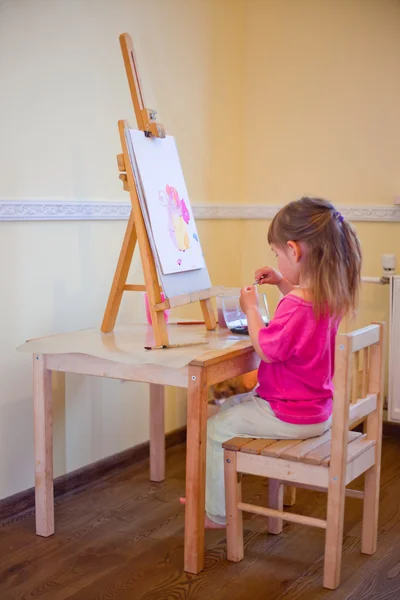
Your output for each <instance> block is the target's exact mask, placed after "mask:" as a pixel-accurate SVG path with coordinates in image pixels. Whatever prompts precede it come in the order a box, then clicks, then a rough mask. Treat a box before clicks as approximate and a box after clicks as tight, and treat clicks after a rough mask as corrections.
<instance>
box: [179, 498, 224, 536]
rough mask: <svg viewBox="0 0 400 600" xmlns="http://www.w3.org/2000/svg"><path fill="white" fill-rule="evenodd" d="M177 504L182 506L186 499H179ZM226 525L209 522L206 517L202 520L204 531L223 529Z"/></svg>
mask: <svg viewBox="0 0 400 600" xmlns="http://www.w3.org/2000/svg"><path fill="white" fill-rule="evenodd" d="M179 502H180V503H181V504H183V505H185V504H186V498H179ZM225 527H226V525H220V524H219V523H215V521H211V519H210V518H209V517H208V516H207V515H206V516H205V519H204V528H205V529H225Z"/></svg>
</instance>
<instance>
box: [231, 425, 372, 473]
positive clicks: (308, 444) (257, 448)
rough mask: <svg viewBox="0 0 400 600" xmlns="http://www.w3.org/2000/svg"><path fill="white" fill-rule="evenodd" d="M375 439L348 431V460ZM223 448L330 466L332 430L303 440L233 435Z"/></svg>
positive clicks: (354, 457)
mask: <svg viewBox="0 0 400 600" xmlns="http://www.w3.org/2000/svg"><path fill="white" fill-rule="evenodd" d="M375 443H376V442H375V440H368V439H367V438H366V435H363V434H362V433H358V432H356V431H349V432H348V437H347V444H348V447H347V463H350V462H352V461H353V460H355V459H356V458H358V457H359V456H360V455H361V454H363V453H364V452H366V451H367V450H368V449H369V448H371V446H374V445H375ZM222 446H223V448H225V450H231V451H233V452H244V453H245V454H259V455H261V456H269V457H272V458H281V459H284V460H290V461H295V462H302V463H307V464H311V465H322V466H324V467H329V465H330V461H331V431H330V430H329V431H327V432H326V433H324V434H323V435H321V436H319V437H315V438H309V439H306V440H267V439H263V438H242V437H234V438H231V439H230V440H227V441H226V442H224V443H223V444H222Z"/></svg>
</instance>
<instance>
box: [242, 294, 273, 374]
mask: <svg viewBox="0 0 400 600" xmlns="http://www.w3.org/2000/svg"><path fill="white" fill-rule="evenodd" d="M246 289H247V288H246ZM246 316H247V326H248V328H249V336H250V340H251V343H252V344H253V346H254V350H255V351H256V352H257V354H258V356H259V357H260V358H261V360H263V361H264V362H267V363H268V362H271V361H270V360H269V358H268V356H265V354H264V352H263V351H262V350H261V346H260V343H259V341H258V336H259V333H260V330H261V329H264V328H265V323H264V321H263V318H262V316H261V314H260V311H259V310H258V307H257V304H255V305H253V304H252V305H250V306H249V307H248V309H247V312H246Z"/></svg>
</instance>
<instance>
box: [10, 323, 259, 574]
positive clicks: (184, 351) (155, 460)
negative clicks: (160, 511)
mask: <svg viewBox="0 0 400 600" xmlns="http://www.w3.org/2000/svg"><path fill="white" fill-rule="evenodd" d="M170 327H171V328H172V329H171V330H170V337H171V343H179V341H181V342H182V343H184V341H185V340H186V341H187V339H188V335H189V336H190V338H191V339H196V338H198V339H200V340H204V341H205V342H208V344H209V346H208V347H207V346H192V347H190V346H187V347H186V348H179V349H176V350H175V349H168V350H151V351H147V353H146V352H145V351H144V350H143V347H144V345H148V344H149V341H150V342H151V336H152V331H151V328H147V327H146V326H143V325H140V326H139V325H132V326H130V327H125V328H122V329H121V330H120V331H119V332H118V329H116V330H115V331H114V332H112V333H111V334H101V333H100V332H98V331H94V330H88V331H87V332H76V333H75V334H74V333H73V334H65V335H59V336H51V337H49V338H42V339H39V340H32V341H30V342H28V343H27V344H25V345H24V346H23V347H21V348H20V350H22V351H25V352H31V353H32V354H33V402H34V434H35V495H36V533H37V534H38V535H41V536H45V537H46V536H49V535H52V534H53V533H54V496H53V437H52V394H51V377H52V371H62V372H64V373H77V374H82V375H92V376H98V377H110V378H115V379H120V380H126V381H138V382H146V383H149V384H150V479H151V481H163V479H164V478H165V433H164V386H166V385H168V386H176V387H183V388H188V411H187V450H186V509H185V510H186V513H185V561H184V569H185V571H188V572H189V573H199V572H200V571H201V570H202V569H203V566H204V516H205V511H204V507H205V467H206V421H207V402H208V387H209V386H210V385H213V384H215V383H218V382H220V381H224V380H226V379H228V378H230V377H235V376H238V375H242V374H244V373H248V372H249V371H253V370H255V369H256V368H257V367H258V364H259V358H258V357H257V355H256V353H255V352H254V349H253V347H252V345H251V343H250V341H249V340H248V338H240V336H232V334H230V332H228V331H227V330H221V329H220V330H219V331H217V332H206V331H205V328H204V327H201V326H200V327H199V326H190V327H189V326H185V327H182V328H181V329H180V330H179V326H176V325H175V329H174V328H173V326H172V325H170V326H169V328H170ZM188 330H190V332H188ZM167 353H168V354H167ZM196 354H197V355H196ZM175 359H176V360H175ZM150 361H151V362H150ZM174 361H175V362H177V363H179V364H178V366H176V365H175V366H171V363H173V362H174ZM166 363H167V364H166ZM182 363H184V364H183V365H182Z"/></svg>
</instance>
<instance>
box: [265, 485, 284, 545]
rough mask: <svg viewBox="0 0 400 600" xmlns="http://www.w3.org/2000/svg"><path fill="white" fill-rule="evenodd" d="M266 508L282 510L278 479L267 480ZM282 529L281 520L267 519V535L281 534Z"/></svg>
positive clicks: (281, 496) (281, 488)
mask: <svg viewBox="0 0 400 600" xmlns="http://www.w3.org/2000/svg"><path fill="white" fill-rule="evenodd" d="M268 506H269V508H275V509H276V510H283V485H282V483H281V482H280V481H279V480H278V479H269V480H268ZM282 529H283V521H282V519H277V518H276V517H268V533H273V534H275V535H278V534H279V533H282Z"/></svg>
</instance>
